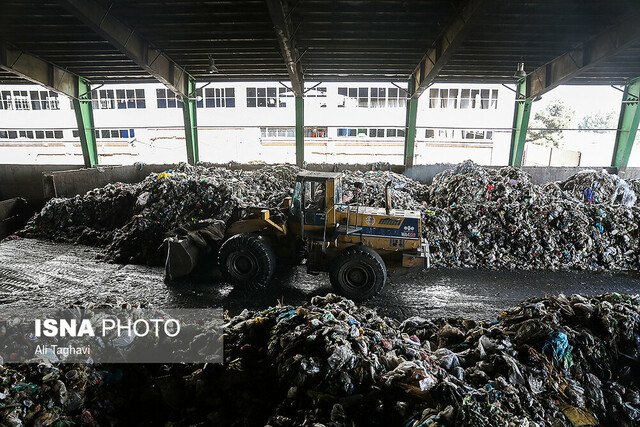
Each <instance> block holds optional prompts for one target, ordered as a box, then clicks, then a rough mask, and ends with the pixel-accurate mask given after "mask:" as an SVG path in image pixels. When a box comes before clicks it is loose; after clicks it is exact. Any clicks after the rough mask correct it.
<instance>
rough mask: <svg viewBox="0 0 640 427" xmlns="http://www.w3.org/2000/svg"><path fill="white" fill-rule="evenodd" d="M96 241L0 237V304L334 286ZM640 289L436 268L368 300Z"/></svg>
mask: <svg viewBox="0 0 640 427" xmlns="http://www.w3.org/2000/svg"><path fill="white" fill-rule="evenodd" d="M97 253H98V250H97V249H96V248H92V247H88V246H81V245H68V244H59V243H50V242H46V241H42V240H15V241H7V242H3V243H0V305H5V307H7V306H8V307H12V308H20V309H32V308H43V307H63V306H69V305H71V304H74V303H79V304H83V305H84V304H87V303H98V304H100V303H107V304H120V303H130V304H139V305H142V306H151V307H158V308H175V307H193V308H197V307H223V308H224V309H227V310H229V313H230V314H231V315H234V314H237V313H239V312H240V311H242V310H243V309H244V308H249V309H264V308H267V307H269V306H272V305H275V304H278V303H279V302H280V303H284V304H302V303H304V302H306V301H308V300H309V299H310V298H311V297H312V296H314V295H325V294H326V293H328V292H331V291H332V288H331V285H330V284H329V278H328V276H327V275H319V276H310V275H308V274H306V273H305V268H304V267H303V266H299V267H296V268H282V269H280V270H279V271H278V272H277V274H276V277H275V279H274V281H273V284H272V287H271V288H270V289H268V290H261V291H247V290H241V289H234V288H233V287H232V286H230V285H228V284H226V283H223V282H221V281H220V280H219V279H215V278H213V279H211V278H206V279H202V278H201V279H192V280H189V281H183V282H180V283H174V284H170V285H168V284H165V282H164V280H163V269H162V268H158V267H148V266H140V265H118V264H107V263H102V262H97V261H96V260H95V257H96V254H97ZM605 292H624V293H627V294H638V293H640V275H638V274H616V275H613V274H609V273H589V272H549V271H513V272H512V271H493V270H450V269H430V270H423V271H413V272H410V273H405V274H398V273H396V274H394V273H391V274H390V277H389V280H388V281H387V284H386V286H385V288H384V289H383V290H382V292H381V293H380V294H379V295H378V296H376V297H375V298H373V299H371V300H369V301H367V302H366V303H365V305H367V306H369V307H374V308H376V309H377V310H378V312H379V313H381V314H383V315H387V316H390V317H395V318H397V319H404V318H407V317H410V316H416V315H419V316H423V317H458V316H463V317H466V318H474V319H478V320H486V319H493V318H494V317H495V316H496V315H497V314H499V313H500V312H502V311H504V310H505V309H507V308H509V307H511V306H513V305H515V304H517V303H518V302H520V301H522V300H524V299H527V298H530V297H536V296H543V295H544V294H558V293H564V294H567V295H570V294H573V293H581V294H588V295H595V294H601V293H605Z"/></svg>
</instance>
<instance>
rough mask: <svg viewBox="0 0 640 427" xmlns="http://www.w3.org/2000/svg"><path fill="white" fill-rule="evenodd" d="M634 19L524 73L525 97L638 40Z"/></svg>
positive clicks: (565, 80)
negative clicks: (528, 72)
mask: <svg viewBox="0 0 640 427" xmlns="http://www.w3.org/2000/svg"><path fill="white" fill-rule="evenodd" d="M638 19H640V16H634V17H633V18H632V19H629V20H626V21H624V22H622V23H621V24H619V25H617V26H615V27H613V28H612V29H610V30H608V31H605V32H602V33H600V34H598V35H597V36H595V37H593V38H592V39H590V40H589V41H586V42H584V43H580V45H578V46H577V47H576V48H574V49H571V50H570V51H568V52H565V53H564V54H562V55H560V56H558V57H557V58H556V59H554V60H552V61H551V62H549V63H547V64H546V65H543V66H541V67H539V68H537V69H536V70H534V71H533V72H532V73H530V74H528V75H527V95H526V97H527V98H535V97H537V96H540V95H542V94H544V93H546V92H548V91H550V90H551V89H553V88H554V87H556V86H559V85H561V84H563V83H566V82H568V81H569V80H571V79H572V78H574V77H576V76H578V75H580V74H582V73H584V72H585V71H587V70H589V69H590V68H592V67H593V66H595V65H597V64H598V63H599V62H601V61H602V60H604V59H606V58H609V57H611V56H613V55H615V54H617V53H619V52H620V51H621V50H623V49H624V48H626V47H628V46H630V45H631V44H633V43H636V42H638V41H640V25H638Z"/></svg>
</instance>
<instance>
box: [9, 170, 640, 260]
mask: <svg viewBox="0 0 640 427" xmlns="http://www.w3.org/2000/svg"><path fill="white" fill-rule="evenodd" d="M298 171H299V169H298V168H296V167H293V166H286V165H278V166H265V167H263V168H261V169H258V170H255V171H242V170H235V171H232V170H229V169H226V168H213V167H212V168H207V167H203V166H196V167H193V166H188V165H184V164H182V165H179V166H178V167H176V168H175V169H174V170H170V171H167V172H164V173H160V174H152V175H150V176H149V177H147V178H146V179H145V180H144V181H142V182H141V183H138V184H121V183H117V184H109V185H107V186H105V187H103V188H100V189H95V190H92V191H90V192H88V193H87V194H85V195H84V196H76V197H73V198H69V199H52V200H51V201H49V203H47V205H46V206H45V207H44V208H43V210H42V211H41V212H40V213H39V214H37V215H36V216H34V217H33V218H32V219H31V220H30V222H29V223H28V224H27V226H26V228H25V230H23V232H22V233H21V235H22V236H24V237H44V238H51V239H54V240H56V241H63V242H73V243H85V244H90V245H96V246H100V247H103V248H105V249H104V251H103V253H102V259H104V260H107V261H114V262H118V263H139V264H152V265H162V264H163V259H162V250H161V244H162V241H163V239H164V237H165V234H166V233H167V232H169V231H171V230H174V229H176V228H179V227H188V226H189V225H190V224H194V223H197V222H198V221H201V220H208V219H215V220H222V221H227V220H228V219H229V217H230V216H231V213H232V212H233V210H234V208H236V207H243V206H250V205H262V206H267V207H274V206H277V205H279V204H280V203H281V202H282V200H283V198H284V197H286V196H290V195H292V194H293V185H294V183H295V175H296V173H297V172H298ZM387 182H391V184H392V188H393V191H392V203H393V206H394V207H396V208H402V209H414V210H418V209H419V210H421V211H422V216H423V222H424V226H423V230H422V231H423V236H424V237H425V238H427V240H428V242H429V245H430V249H431V255H432V265H434V266H439V267H454V268H458V267H463V268H468V267H483V268H487V267H488V268H505V269H550V270H556V269H581V270H640V225H639V224H640V206H636V205H637V197H636V194H635V193H634V190H633V189H634V188H636V191H640V184H638V181H635V182H634V181H629V182H626V181H624V180H622V179H620V178H619V177H618V176H615V175H610V174H608V173H606V172H604V171H603V172H595V171H583V172H580V173H578V174H576V175H574V176H572V177H570V178H568V179H566V180H565V181H562V182H555V183H549V184H547V185H545V186H543V187H540V186H538V185H536V184H534V183H533V182H532V181H531V177H530V176H529V175H528V174H527V173H525V172H523V171H522V170H521V169H518V168H513V167H505V168H500V169H489V168H485V167H482V166H478V165H476V164H475V163H473V162H471V161H465V162H463V163H461V164H459V165H457V166H456V167H455V168H453V169H450V170H445V171H444V172H442V173H440V174H438V175H436V177H435V178H434V179H433V182H432V184H431V185H429V186H427V185H423V184H420V183H419V182H417V181H414V180H412V179H410V178H407V177H406V176H403V175H399V174H395V173H392V172H388V171H381V170H372V171H367V172H361V171H346V172H345V173H344V178H343V200H342V201H343V202H345V203H353V202H357V203H358V204H360V205H366V206H377V207H383V206H384V190H385V186H386V184H387Z"/></svg>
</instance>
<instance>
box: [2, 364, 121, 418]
mask: <svg viewBox="0 0 640 427" xmlns="http://www.w3.org/2000/svg"><path fill="white" fill-rule="evenodd" d="M114 375H115V376H114ZM121 375H122V372H120V373H119V376H121ZM117 377H118V374H117V373H115V374H114V372H109V371H106V370H98V369H96V368H95V367H93V366H89V365H83V364H73V365H72V364H51V363H50V362H49V361H47V360H46V359H43V360H42V361H41V362H39V363H29V364H20V365H15V364H0V381H1V384H0V425H3V426H12V427H22V426H73V425H77V426H84V427H95V426H99V425H117V424H118V420H117V418H116V415H115V413H114V412H115V406H116V405H123V404H124V402H123V401H121V400H120V401H119V400H118V398H117V397H116V396H115V395H114V394H112V393H109V392H107V391H106V387H105V384H106V385H107V386H109V385H112V384H113V383H114V380H117ZM122 424H123V425H124V424H125V423H122Z"/></svg>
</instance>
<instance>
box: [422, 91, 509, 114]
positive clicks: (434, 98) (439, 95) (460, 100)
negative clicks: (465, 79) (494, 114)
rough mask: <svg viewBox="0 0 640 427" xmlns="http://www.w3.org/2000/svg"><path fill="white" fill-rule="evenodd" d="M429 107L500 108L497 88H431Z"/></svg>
mask: <svg viewBox="0 0 640 427" xmlns="http://www.w3.org/2000/svg"><path fill="white" fill-rule="evenodd" d="M429 108H454V109H457V108H462V109H468V108H477V109H482V110H488V109H497V108H498V90H497V89H435V88H431V89H429Z"/></svg>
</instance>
